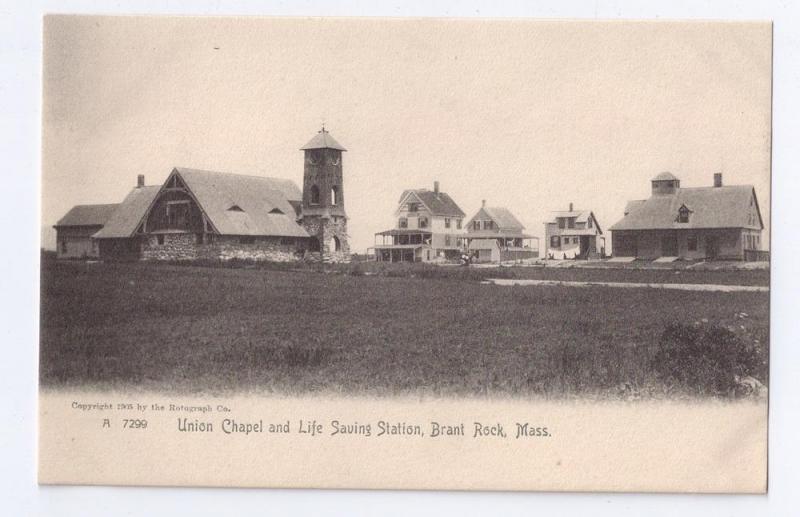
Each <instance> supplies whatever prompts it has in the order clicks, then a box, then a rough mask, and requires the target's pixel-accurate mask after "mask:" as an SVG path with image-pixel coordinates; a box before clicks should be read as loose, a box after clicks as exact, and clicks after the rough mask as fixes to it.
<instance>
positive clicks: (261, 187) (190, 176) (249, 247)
mask: <svg viewBox="0 0 800 517" xmlns="http://www.w3.org/2000/svg"><path fill="white" fill-rule="evenodd" d="M301 150H302V151H303V154H304V173H303V189H302V191H301V190H300V189H299V188H298V187H297V185H296V184H295V183H294V182H293V181H291V180H288V179H281V178H269V177H263V176H250V175H242V174H231V173H224V172H214V171H204V170H197V169H189V168H183V167H176V168H174V169H173V170H172V171H171V173H170V174H169V176H168V177H167V179H166V181H165V182H164V183H163V184H161V185H157V186H146V185H145V184H144V176H142V175H140V176H139V179H138V182H137V186H136V188H134V189H133V190H132V191H131V193H130V194H128V196H127V197H126V198H125V199H124V200H123V201H122V203H120V204H118V205H80V206H77V207H74V208H73V209H72V210H70V211H69V212H68V213H67V215H65V216H64V217H63V218H62V219H61V220H60V221H59V222H58V223H57V224H56V225H55V229H56V240H57V246H58V248H57V249H58V256H59V257H60V258H70V257H78V256H81V257H99V258H101V259H151V260H186V259H222V260H225V259H232V258H241V259H256V260H273V261H294V260H303V259H305V260H323V261H332V262H338V261H347V260H349V257H350V248H349V243H348V235H347V214H346V212H345V208H344V181H343V174H342V153H344V152H345V151H346V149H345V148H344V147H342V146H341V145H340V144H339V143H338V142H337V141H336V140H334V138H333V137H332V136H331V135H330V133H329V132H328V131H327V130H325V128H323V129H322V130H321V131H319V132H318V133H317V135H316V136H315V137H314V138H313V139H311V141H310V142H308V143H307V144H306V145H304V146H303V147H302V148H301Z"/></svg>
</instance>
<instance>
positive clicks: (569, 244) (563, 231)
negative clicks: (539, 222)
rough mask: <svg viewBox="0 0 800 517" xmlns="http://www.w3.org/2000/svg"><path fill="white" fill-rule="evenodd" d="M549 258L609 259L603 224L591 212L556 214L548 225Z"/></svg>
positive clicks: (553, 213) (559, 212)
mask: <svg viewBox="0 0 800 517" xmlns="http://www.w3.org/2000/svg"><path fill="white" fill-rule="evenodd" d="M544 235H545V237H544V238H545V242H546V243H547V254H546V258H549V259H574V258H577V259H595V258H600V257H603V256H605V253H606V250H605V246H606V244H605V237H604V236H603V230H602V229H601V228H600V223H598V222H597V218H596V217H595V215H594V212H592V211H591V210H576V209H574V207H573V205H572V203H570V204H569V210H564V211H557V212H552V213H551V214H550V218H549V220H548V221H547V222H545V223H544Z"/></svg>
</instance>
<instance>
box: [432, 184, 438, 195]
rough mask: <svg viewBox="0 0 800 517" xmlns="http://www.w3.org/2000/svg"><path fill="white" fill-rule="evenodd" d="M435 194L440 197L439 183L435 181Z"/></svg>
mask: <svg viewBox="0 0 800 517" xmlns="http://www.w3.org/2000/svg"><path fill="white" fill-rule="evenodd" d="M433 192H434V194H436V195H439V182H438V181H434V182H433Z"/></svg>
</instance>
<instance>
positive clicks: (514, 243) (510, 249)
mask: <svg viewBox="0 0 800 517" xmlns="http://www.w3.org/2000/svg"><path fill="white" fill-rule="evenodd" d="M466 240H467V249H468V250H469V253H470V254H471V255H472V256H473V257H475V260H476V261H477V262H505V261H512V260H525V259H530V258H535V257H538V256H539V247H538V239H537V238H536V237H533V236H531V235H527V234H526V233H525V227H524V226H523V224H522V223H521V222H520V221H519V219H517V217H516V216H515V215H514V214H513V213H511V211H510V210H509V209H508V208H505V207H501V206H493V207H490V206H486V200H484V201H483V202H482V204H481V208H480V209H479V210H478V211H477V212H476V213H475V215H473V216H472V218H471V219H470V220H469V221H468V222H467V235H466Z"/></svg>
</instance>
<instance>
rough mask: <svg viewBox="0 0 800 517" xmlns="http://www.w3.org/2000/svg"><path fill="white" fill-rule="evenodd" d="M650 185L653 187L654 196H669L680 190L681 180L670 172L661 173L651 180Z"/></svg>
mask: <svg viewBox="0 0 800 517" xmlns="http://www.w3.org/2000/svg"><path fill="white" fill-rule="evenodd" d="M650 183H651V184H652V186H653V195H654V196H663V195H671V194H674V193H675V191H676V190H678V189H679V188H681V180H679V179H678V178H676V177H675V175H674V174H672V173H671V172H662V173H661V174H659V175H658V176H656V177H655V178H653V179H652V180H651V182H650Z"/></svg>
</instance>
